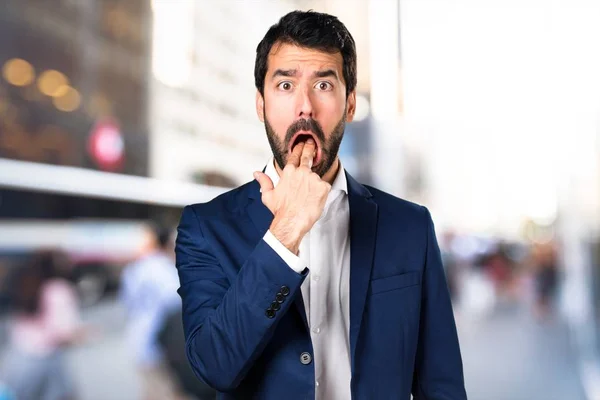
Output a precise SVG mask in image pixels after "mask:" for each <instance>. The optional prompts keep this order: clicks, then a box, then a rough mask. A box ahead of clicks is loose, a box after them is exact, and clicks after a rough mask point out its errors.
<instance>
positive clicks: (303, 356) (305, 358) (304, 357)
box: [300, 351, 312, 365]
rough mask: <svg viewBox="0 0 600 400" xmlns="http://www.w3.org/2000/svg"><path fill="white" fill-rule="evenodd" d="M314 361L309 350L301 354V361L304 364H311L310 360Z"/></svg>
mask: <svg viewBox="0 0 600 400" xmlns="http://www.w3.org/2000/svg"><path fill="white" fill-rule="evenodd" d="M311 361H312V356H311V355H310V353H308V352H306V351H305V352H304V353H302V354H300V362H301V363H302V364H304V365H308V364H310V362H311Z"/></svg>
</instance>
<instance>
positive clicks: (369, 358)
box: [176, 173, 467, 400]
mask: <svg viewBox="0 0 600 400" xmlns="http://www.w3.org/2000/svg"><path fill="white" fill-rule="evenodd" d="M346 176H347V181H348V192H349V193H348V196H349V204H350V246H351V249H350V263H351V265H350V350H351V372H352V380H351V392H352V398H353V399H366V400H373V399H377V400H379V399H406V400H408V399H409V398H410V394H411V393H412V395H413V396H414V398H415V400H425V399H426V400H460V399H466V398H467V397H466V393H465V388H464V380H463V367H462V360H461V354H460V348H459V343H458V337H457V332H456V326H455V322H454V316H453V312H452V305H451V303H450V296H449V293H448V288H447V284H446V278H445V275H444V271H443V267H442V261H441V257H440V250H439V247H438V244H437V241H436V237H435V233H434V226H433V222H432V220H431V216H430V214H429V211H428V210H427V208H425V207H423V206H419V205H417V204H414V203H410V202H408V201H406V200H402V199H399V198H397V197H394V196H392V195H390V194H387V193H384V192H382V191H380V190H377V189H374V188H371V187H368V186H363V185H361V184H359V183H358V182H356V181H355V180H354V179H353V178H352V177H351V176H350V175H349V174H348V173H346ZM272 219H273V215H272V214H271V212H270V211H269V210H268V209H267V208H266V207H265V206H264V205H263V203H262V201H261V195H260V192H259V185H258V183H257V182H256V181H252V182H249V183H247V184H245V185H243V186H241V187H238V188H236V189H234V190H232V191H229V192H227V193H224V194H222V195H220V196H218V197H217V198H215V199H214V200H212V201H210V202H208V203H203V204H194V205H189V206H186V207H185V208H184V209H183V213H182V215H181V220H180V223H179V226H178V234H177V241H176V256H177V269H178V273H179V279H180V283H181V286H180V288H179V290H178V293H179V294H180V296H181V298H182V301H183V324H184V331H185V338H186V352H187V356H188V358H189V361H190V364H191V366H192V368H193V370H194V372H195V373H196V375H197V376H198V377H199V378H200V379H201V380H202V381H204V382H206V383H207V384H209V385H210V386H212V387H214V388H215V389H216V390H217V391H218V392H219V395H218V397H219V398H220V399H277V400H280V399H282V398H283V399H286V400H295V399H307V400H308V399H310V400H314V398H315V376H314V366H313V363H312V362H309V363H308V364H307V363H306V361H307V359H306V358H304V359H303V360H301V354H302V353H305V352H308V353H310V354H312V352H313V348H312V345H311V339H310V334H309V330H308V326H307V321H306V314H305V311H304V304H303V302H302V294H301V291H300V285H301V284H302V282H303V281H304V279H305V278H306V274H307V273H308V271H307V270H305V272H304V273H302V274H298V273H296V272H294V271H293V270H292V269H291V268H290V267H289V266H288V265H287V264H286V263H285V262H284V261H283V260H282V259H281V257H279V255H278V254H277V253H276V252H275V251H274V250H273V249H272V248H271V247H270V246H269V245H268V244H267V243H266V242H265V241H264V240H263V236H264V234H265V233H266V231H267V229H268V228H269V225H270V223H271V221H272ZM309 267H310V266H309ZM276 299H278V300H279V301H280V302H281V305H280V308H279V310H277V311H274V310H271V311H269V309H270V305H271V303H272V302H273V301H276ZM302 361H304V362H302Z"/></svg>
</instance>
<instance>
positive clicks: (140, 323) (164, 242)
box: [121, 224, 182, 400]
mask: <svg viewBox="0 0 600 400" xmlns="http://www.w3.org/2000/svg"><path fill="white" fill-rule="evenodd" d="M172 233H173V230H170V229H168V228H167V227H164V226H161V225H159V224H149V225H148V229H147V231H146V234H147V236H146V240H145V241H144V245H143V246H142V249H141V251H140V254H139V257H138V258H137V260H136V261H134V262H133V263H131V264H129V265H128V266H126V267H125V269H124V271H123V275H122V278H121V300H122V301H123V304H124V306H125V308H126V310H127V315H128V327H127V331H128V333H127V334H128V340H129V346H130V349H132V351H133V354H134V358H135V363H136V365H137V368H138V371H139V374H140V377H141V381H142V396H143V397H142V398H143V399H144V400H170V399H179V398H181V397H182V394H181V393H180V392H181V391H180V390H179V388H178V384H177V382H176V380H175V379H174V377H173V374H172V371H171V370H170V369H169V367H168V365H167V363H166V362H165V356H164V352H163V350H162V349H161V345H160V343H159V340H158V335H159V332H160V330H161V328H162V327H163V325H164V324H165V323H166V319H167V317H168V316H169V315H171V314H172V313H173V312H176V311H178V310H180V309H181V299H180V298H179V295H178V294H177V289H178V287H179V278H178V276H177V270H176V268H175V261H174V256H173V240H172V236H173V235H172Z"/></svg>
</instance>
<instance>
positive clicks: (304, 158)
mask: <svg viewBox="0 0 600 400" xmlns="http://www.w3.org/2000/svg"><path fill="white" fill-rule="evenodd" d="M314 156H315V142H314V140H313V139H308V140H307V141H306V142H305V143H304V149H302V155H301V156H300V157H301V158H300V165H304V166H306V167H308V168H312V163H313V157H314Z"/></svg>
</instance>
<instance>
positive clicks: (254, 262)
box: [175, 206, 308, 392]
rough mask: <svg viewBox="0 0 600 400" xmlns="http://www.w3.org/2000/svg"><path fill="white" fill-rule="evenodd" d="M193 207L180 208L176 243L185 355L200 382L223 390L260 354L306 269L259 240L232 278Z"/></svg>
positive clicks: (239, 380)
mask: <svg viewBox="0 0 600 400" xmlns="http://www.w3.org/2000/svg"><path fill="white" fill-rule="evenodd" d="M193 207H194V206H187V207H185V208H184V209H183V212H182V215H181V219H180V222H179V226H178V228H177V239H176V245H175V255H176V264H177V270H178V273H179V280H180V287H179V289H178V293H179V295H180V296H181V299H182V307H183V310H182V311H183V325H184V332H185V339H186V353H187V357H188V359H189V362H190V364H191V367H192V369H193V370H194V372H195V374H196V375H197V376H198V377H199V378H200V379H201V380H202V381H204V382H205V383H207V384H208V385H210V386H212V387H213V388H215V389H217V390H219V391H222V392H227V391H231V390H233V389H235V388H236V387H237V386H238V385H239V383H240V382H241V380H242V379H243V378H244V377H245V375H246V373H247V372H248V370H249V368H250V367H251V366H252V364H253V362H254V361H255V360H256V359H257V358H258V357H259V356H260V354H261V353H262V351H263V349H264V348H265V346H266V344H267V343H268V341H269V340H270V338H271V336H272V334H273V332H274V329H275V327H276V325H277V323H278V321H279V320H280V319H281V317H282V316H283V315H284V314H285V313H286V311H287V309H288V308H289V307H290V305H291V304H292V303H293V301H292V299H293V298H294V296H295V295H296V293H297V291H299V290H300V286H301V285H302V282H303V281H304V278H305V277H306V274H307V273H308V272H307V271H308V270H305V271H303V273H300V274H299V273H297V272H295V271H294V270H292V269H291V268H290V267H289V266H288V265H287V264H286V263H285V262H284V261H283V260H282V258H281V257H280V256H279V255H278V254H277V253H276V252H275V250H273V248H272V247H271V246H269V245H268V244H267V243H266V242H265V241H264V239H261V240H260V241H259V243H258V244H257V245H256V247H255V248H254V250H253V251H252V253H251V254H250V256H249V257H248V258H247V259H246V261H245V262H244V263H243V265H241V266H240V269H239V273H238V275H237V277H236V279H235V280H233V281H230V279H229V278H228V277H227V276H226V275H225V273H224V271H223V269H222V267H221V265H219V262H218V261H217V259H216V257H215V255H214V253H213V251H212V250H211V246H210V244H209V243H208V241H207V240H206V238H205V236H204V235H203V233H202V229H201V221H200V220H199V218H198V216H197V215H196V212H195V211H194V208H193ZM277 298H279V300H280V301H282V302H281V303H280V304H279V303H277ZM273 302H276V303H277V304H279V307H277V306H275V307H273V308H270V306H271V305H272V304H273ZM277 308H279V309H278V310H275V309H277ZM267 310H270V311H267Z"/></svg>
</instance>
